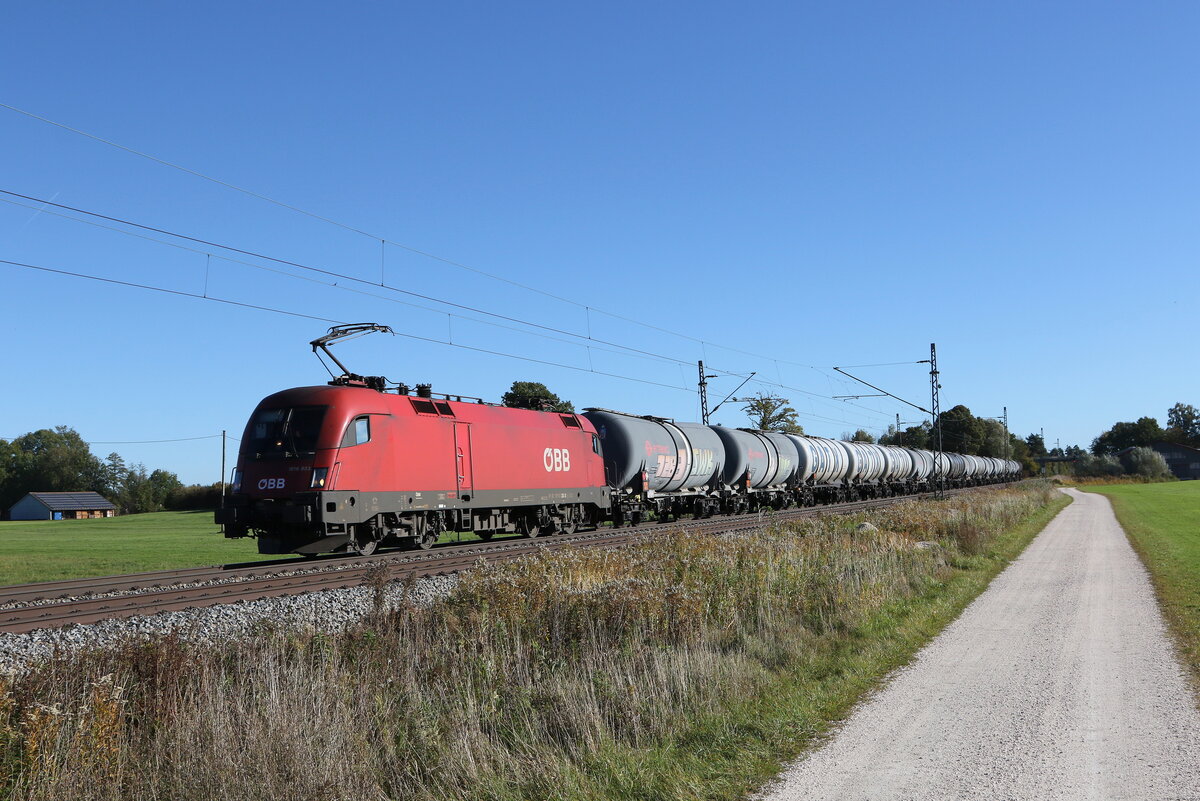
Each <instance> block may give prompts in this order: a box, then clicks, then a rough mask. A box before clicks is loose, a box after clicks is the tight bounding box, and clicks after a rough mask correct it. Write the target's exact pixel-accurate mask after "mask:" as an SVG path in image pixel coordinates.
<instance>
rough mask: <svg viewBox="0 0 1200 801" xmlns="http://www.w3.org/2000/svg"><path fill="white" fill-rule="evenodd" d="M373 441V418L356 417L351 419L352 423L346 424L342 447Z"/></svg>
mask: <svg viewBox="0 0 1200 801" xmlns="http://www.w3.org/2000/svg"><path fill="white" fill-rule="evenodd" d="M370 441H371V418H369V417H356V418H354V419H353V420H351V421H350V425H348V426H346V433H345V435H344V436H343V437H342V447H343V448H349V447H350V446H351V445H362V444H363V443H364V442H370Z"/></svg>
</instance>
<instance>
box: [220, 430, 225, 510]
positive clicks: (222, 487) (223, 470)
mask: <svg viewBox="0 0 1200 801" xmlns="http://www.w3.org/2000/svg"><path fill="white" fill-rule="evenodd" d="M221 508H222V509H224V508H225V429H223V428H222V429H221ZM221 531H222V532H224V531H225V524H224V523H222V524H221Z"/></svg>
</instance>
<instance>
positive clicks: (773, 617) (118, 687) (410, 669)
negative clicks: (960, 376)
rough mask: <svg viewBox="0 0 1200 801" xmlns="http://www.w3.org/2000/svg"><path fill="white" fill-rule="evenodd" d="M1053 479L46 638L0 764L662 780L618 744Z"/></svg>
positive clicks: (502, 781)
mask: <svg viewBox="0 0 1200 801" xmlns="http://www.w3.org/2000/svg"><path fill="white" fill-rule="evenodd" d="M1050 492H1051V490H1049V489H1048V488H1047V487H1046V486H1038V487H1037V488H1028V487H1027V488H1025V489H1021V490H1002V491H987V492H980V493H975V494H972V495H970V496H961V497H956V498H953V499H950V500H947V501H945V502H942V503H930V502H908V503H904V504H901V505H900V506H897V507H893V508H890V509H888V510H885V511H882V512H878V513H874V514H872V515H861V516H858V517H856V518H850V519H848V518H845V517H835V516H828V517H824V518H819V519H814V520H810V521H806V522H804V523H802V524H797V525H789V526H786V527H780V528H775V527H770V526H768V527H766V528H764V529H763V530H761V531H757V532H754V533H751V534H737V535H728V536H724V537H699V536H689V535H668V536H655V537H649V538H647V540H646V541H645V542H643V543H642V544H639V545H637V546H633V547H628V548H623V549H620V550H610V551H589V550H580V551H557V552H555V553H553V554H551V553H543V554H541V555H539V556H536V557H533V558H528V559H523V560H520V561H517V562H512V563H507V564H502V565H497V566H483V567H480V568H478V569H477V570H474V571H472V572H470V573H467V574H465V575H464V576H463V577H462V580H461V582H460V583H459V585H458V587H457V589H456V590H455V591H454V592H453V593H452V594H451V595H450V597H448V598H447V599H445V600H444V601H441V602H438V603H435V604H433V605H431V606H417V605H412V604H406V603H402V604H401V605H400V607H399V608H398V609H395V610H387V609H383V608H379V609H377V610H376V611H375V613H374V614H373V615H372V616H371V617H370V619H369V620H368V621H365V622H364V623H363V624H362V625H361V626H358V627H356V628H354V629H352V630H350V631H347V632H346V633H344V634H340V635H337V636H330V635H323V634H317V633H311V632H303V631H300V630H296V629H293V628H292V627H290V626H289V625H288V622H287V621H280V622H279V624H278V626H277V627H274V628H271V629H267V628H264V629H263V630H262V631H260V632H258V633H257V634H256V636H254V637H249V638H244V639H241V640H238V641H236V642H230V643H228V644H227V645H225V646H224V647H219V648H213V647H201V646H197V645H191V644H188V643H187V642H185V641H183V640H182V639H179V638H166V639H162V640H157V641H154V642H152V643H137V642H126V643H120V644H115V645H114V646H113V647H112V648H110V649H106V650H103V651H96V652H91V653H87V654H75V655H61V656H59V657H57V658H54V659H51V660H49V661H48V662H47V663H45V664H43V665H41V666H38V667H37V668H36V669H34V670H32V671H31V672H30V673H28V674H26V675H22V676H20V677H15V678H12V679H11V680H10V681H9V682H7V683H6V684H5V685H4V686H3V687H0V691H2V692H0V781H3V782H4V783H5V784H4V786H5V787H6V788H7V789H8V791H9V793H10V797H11V798H15V799H64V798H72V799H150V798H156V799H157V798H161V799H204V801H210V800H211V799H313V800H314V801H316V799H356V800H357V799H460V798H461V799H517V798H562V799H568V798H570V799H582V798H598V797H659V796H658V795H656V791H655V788H656V786H657V785H656V782H658V781H660V780H662V777H663V776H664V775H666V774H668V773H669V772H670V771H671V770H672V767H671V764H670V760H669V759H668V760H665V761H662V762H651V763H646V762H645V761H638V760H634V759H631V755H633V754H645V753H649V752H652V751H654V750H655V749H658V751H660V752H661V751H663V749H666V748H668V747H670V746H686V743H687V741H688V738H689V737H691V736H693V734H694V733H695V732H696V730H697V727H701V726H707V727H713V726H716V727H720V726H722V725H724V724H723V723H722V720H723V719H722V713H723V711H724V710H726V709H727V708H728V707H729V706H730V705H731V704H734V703H737V702H739V701H741V700H744V699H746V698H752V697H755V695H756V694H760V693H763V692H764V688H766V687H768V686H769V684H770V682H771V681H772V680H773V677H775V676H777V674H778V673H779V672H780V671H786V670H788V669H789V667H790V666H791V665H792V664H793V663H794V662H795V661H796V660H797V658H798V655H801V654H804V653H806V652H808V651H811V650H812V649H814V648H819V647H820V646H821V643H822V642H824V641H827V640H829V639H830V638H836V637H839V636H844V634H845V633H846V632H848V631H851V630H853V628H854V626H855V625H856V623H857V622H858V621H860V620H862V619H864V617H865V616H868V615H870V614H871V613H872V611H874V610H877V609H879V608H881V607H883V606H884V605H887V604H889V603H893V602H895V601H896V600H897V599H902V598H908V597H911V596H912V595H913V594H914V593H918V592H920V591H922V589H923V588H924V587H926V586H928V584H929V583H930V582H935V581H938V580H940V579H942V578H944V577H945V574H946V573H947V572H948V571H952V570H954V564H955V562H956V560H961V559H970V558H971V555H972V554H975V553H979V552H980V551H981V550H983V549H985V548H986V547H987V543H988V542H989V540H990V539H991V538H992V537H994V536H995V535H996V534H997V533H998V532H1001V531H1003V530H1005V529H1006V528H1008V527H1010V526H1011V525H1013V524H1014V523H1015V522H1016V521H1018V520H1020V519H1022V518H1023V517H1026V516H1028V515H1030V514H1031V513H1032V512H1033V511H1035V510H1036V509H1038V508H1040V507H1041V506H1043V505H1044V504H1045V503H1046V502H1047V499H1048V495H1049V493H1050ZM863 520H870V521H871V522H873V523H874V525H875V526H877V527H878V530H870V529H869V527H863V529H862V530H860V528H859V527H857V525H856V524H857V523H859V522H861V521H863ZM918 540H936V541H937V542H938V543H939V544H940V547H939V548H937V549H930V548H924V547H917V546H916V542H917V541H918ZM380 597H382V596H380ZM735 734H736V733H733V734H731V735H730V736H734V735H735ZM668 753H669V752H668ZM696 794H697V795H699V794H700V791H699V790H697V792H696Z"/></svg>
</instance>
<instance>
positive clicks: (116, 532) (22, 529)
mask: <svg viewBox="0 0 1200 801" xmlns="http://www.w3.org/2000/svg"><path fill="white" fill-rule="evenodd" d="M458 538H461V540H462V541H464V542H465V541H466V540H468V539H471V540H473V539H477V537H475V535H473V534H455V533H447V534H443V535H442V538H441V542H444V543H449V542H455V541H456V540H457V539H458ZM286 558H288V557H287V555H286V554H285V555H275V554H260V553H258V546H257V544H256V543H255V541H254V540H252V539H238V540H227V539H225V537H224V536H223V535H222V534H221V531H220V528H219V527H218V526H217V525H216V524H215V523H214V522H213V513H212V511H211V510H210V511H202V512H154V513H151V514H142V515H126V516H123V517H107V518H99V519H95V520H37V521H5V522H0V585H4V584H28V583H30V582H34V581H57V580H60V579H70V578H83V577H86V576H112V575H119V574H124V573H142V572H146V571H150V570H174V569H176V568H184V567H204V566H207V565H224V564H230V563H235V562H255V561H260V560H263V559H286ZM296 558H297V559H298V558H300V557H296Z"/></svg>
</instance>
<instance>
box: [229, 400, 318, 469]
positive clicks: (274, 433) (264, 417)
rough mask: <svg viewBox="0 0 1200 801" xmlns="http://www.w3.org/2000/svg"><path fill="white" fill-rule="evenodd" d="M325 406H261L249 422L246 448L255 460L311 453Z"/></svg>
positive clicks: (314, 449) (308, 454)
mask: <svg viewBox="0 0 1200 801" xmlns="http://www.w3.org/2000/svg"><path fill="white" fill-rule="evenodd" d="M327 408H328V407H327V406H294V407H292V408H290V409H260V410H259V411H258V412H257V413H256V414H255V415H254V419H253V420H251V421H250V431H249V437H248V439H247V442H246V443H245V444H246V445H248V446H249V447H247V448H246V451H247V452H248V453H253V454H254V458H255V459H257V460H261V459H287V458H294V457H297V456H312V455H314V454H315V453H316V452H317V435H318V434H320V433H321V423H322V422H323V421H324V420H325V410H326V409H327Z"/></svg>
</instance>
